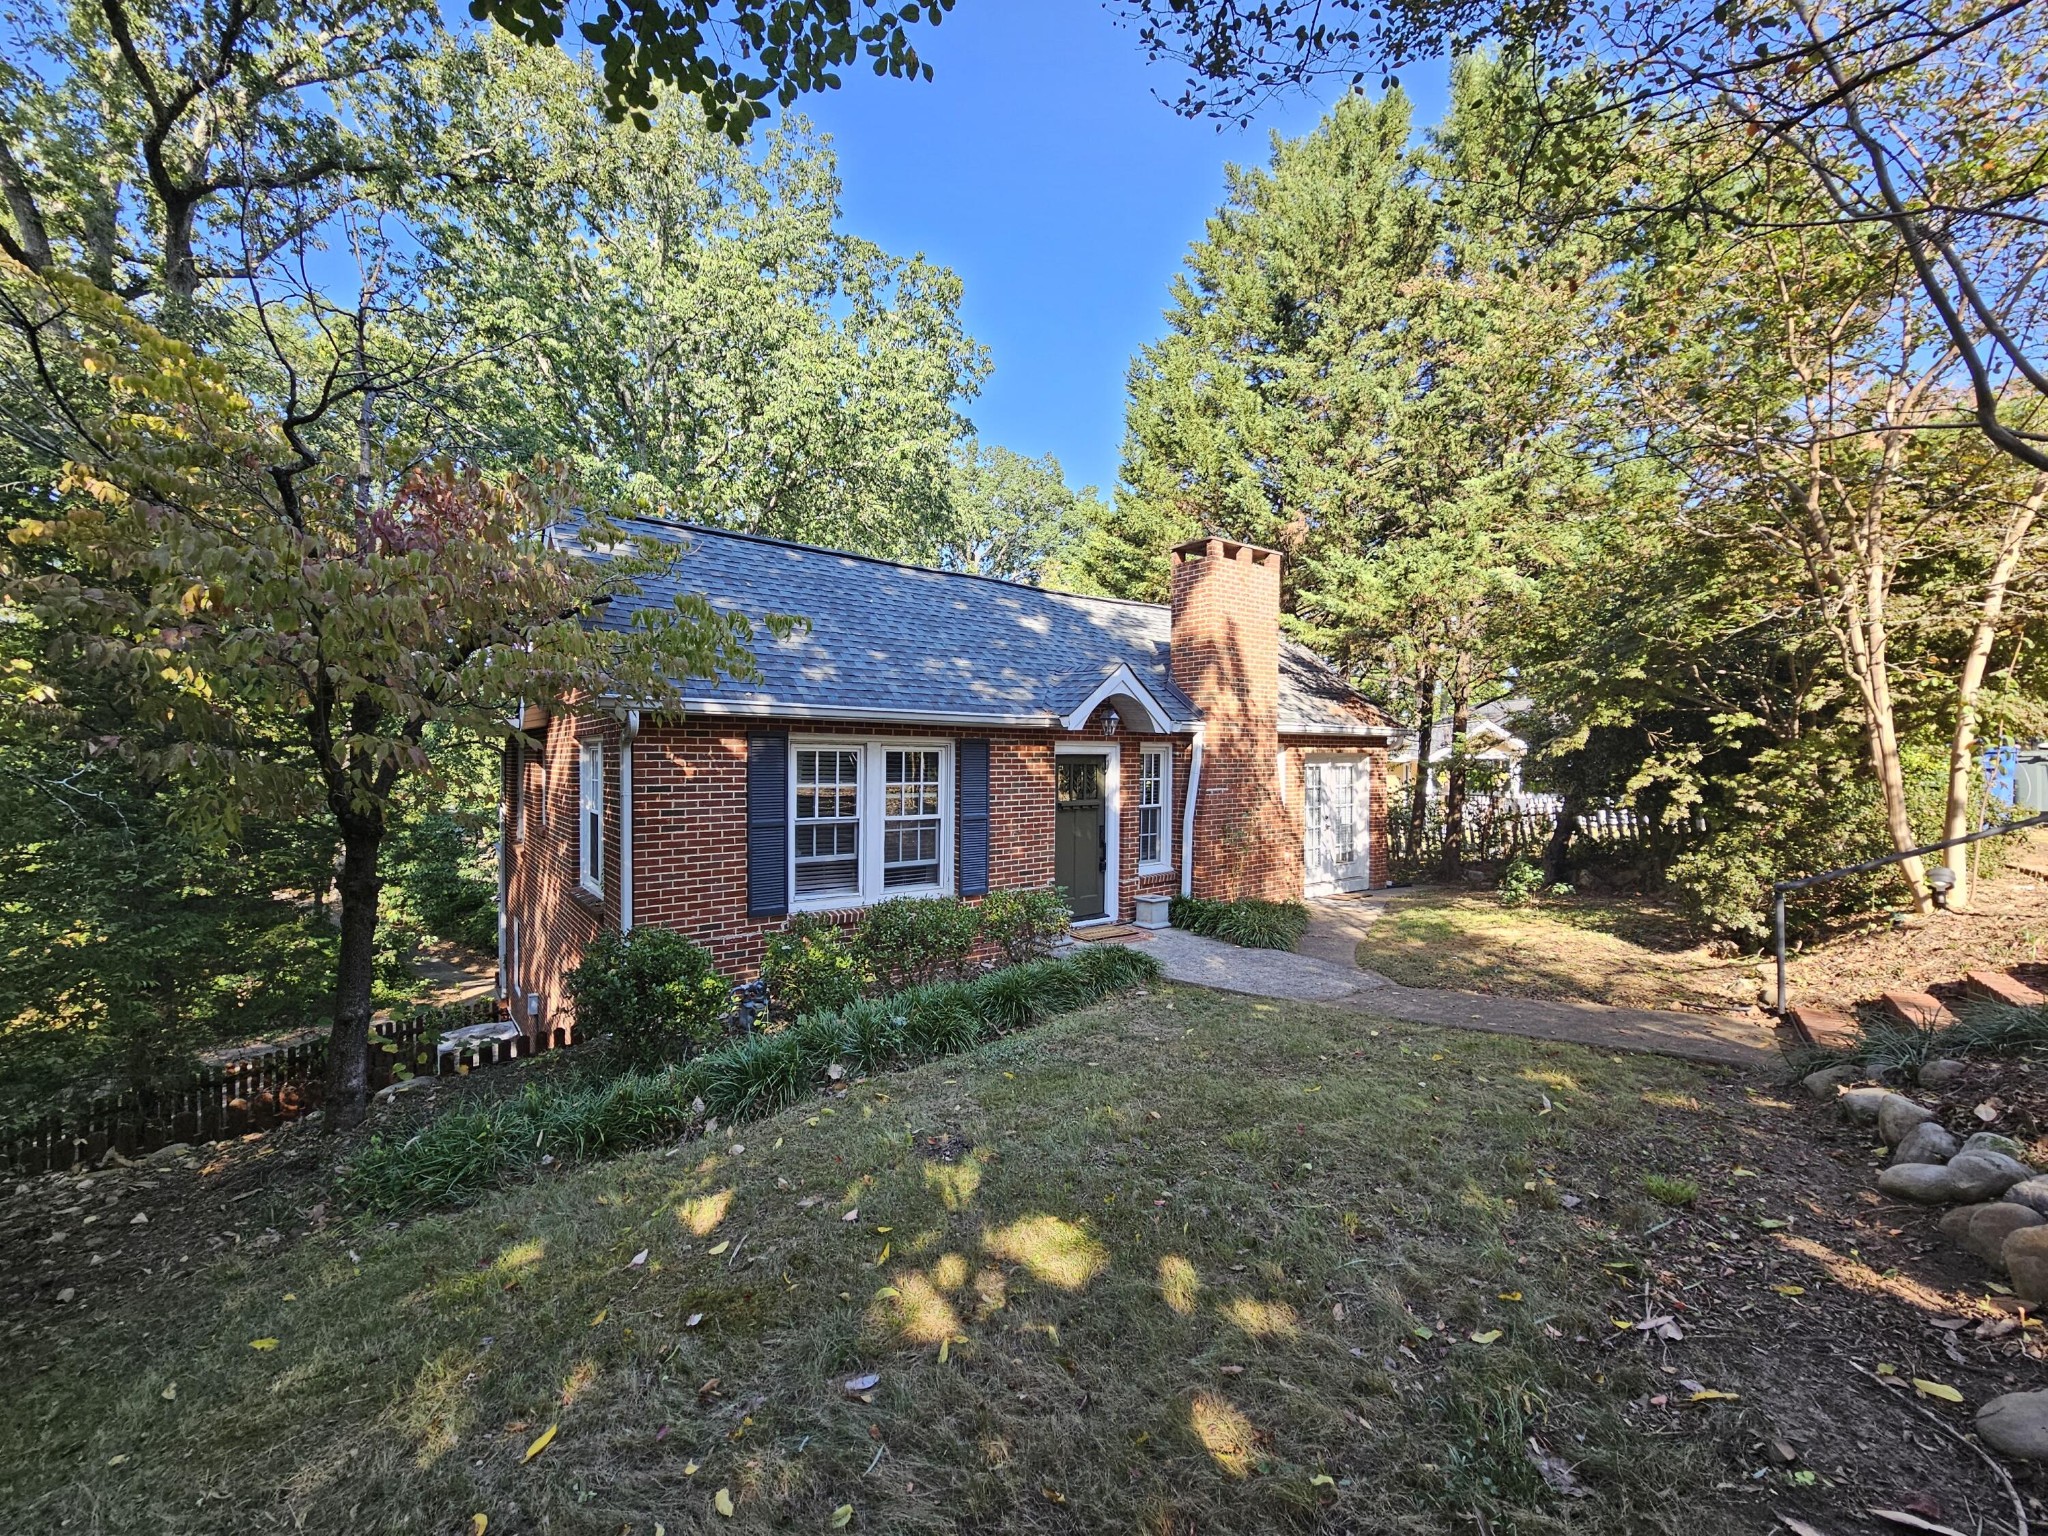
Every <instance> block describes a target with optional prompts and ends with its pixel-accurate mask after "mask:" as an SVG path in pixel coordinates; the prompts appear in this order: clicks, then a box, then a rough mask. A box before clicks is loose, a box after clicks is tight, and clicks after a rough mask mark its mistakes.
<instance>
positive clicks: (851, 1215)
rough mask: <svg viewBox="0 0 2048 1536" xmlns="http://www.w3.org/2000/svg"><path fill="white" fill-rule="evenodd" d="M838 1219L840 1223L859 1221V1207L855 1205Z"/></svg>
mask: <svg viewBox="0 0 2048 1536" xmlns="http://www.w3.org/2000/svg"><path fill="white" fill-rule="evenodd" d="M839 1219H840V1220H841V1221H859V1220H860V1207H859V1206H857V1205H856V1206H855V1207H854V1208H853V1209H852V1210H850V1211H848V1212H847V1213H846V1214H845V1215H844V1216H842V1217H840V1218H839Z"/></svg>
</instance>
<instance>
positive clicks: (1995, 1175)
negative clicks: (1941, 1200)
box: [1945, 1151, 2034, 1200]
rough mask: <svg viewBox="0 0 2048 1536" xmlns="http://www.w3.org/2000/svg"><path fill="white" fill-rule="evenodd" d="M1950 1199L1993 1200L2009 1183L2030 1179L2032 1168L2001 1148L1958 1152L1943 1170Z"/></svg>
mask: <svg viewBox="0 0 2048 1536" xmlns="http://www.w3.org/2000/svg"><path fill="white" fill-rule="evenodd" d="M1945 1171H1946V1172H1947V1174H1948V1177H1949V1187H1950V1188H1951V1189H1953V1190H1954V1191H1955V1193H1954V1194H1952V1195H1951V1196H1950V1197H1949V1198H1950V1199H1952V1200H1996V1199H1997V1198H1998V1197H1999V1196H2000V1195H2002V1194H2004V1193H2005V1192H2006V1191H2007V1190H2008V1189H2011V1188H2012V1187H2013V1185H2015V1184H2018V1183H2020V1182H2022V1181H2023V1180H2026V1179H2030V1178H2032V1177H2033V1176H2034V1170H2033V1169H2031V1168H2029V1167H2028V1166H2027V1165H2026V1164H2025V1163H2022V1162H2017V1161H2015V1160H2014V1159H2012V1158H2010V1157H2007V1156H2005V1154H2003V1153H2002V1152H1969V1151H1964V1152H1958V1153H1957V1154H1956V1155H1955V1156H1954V1157H1953V1158H1951V1159H1949V1163H1948V1167H1947V1169H1946V1170H1945Z"/></svg>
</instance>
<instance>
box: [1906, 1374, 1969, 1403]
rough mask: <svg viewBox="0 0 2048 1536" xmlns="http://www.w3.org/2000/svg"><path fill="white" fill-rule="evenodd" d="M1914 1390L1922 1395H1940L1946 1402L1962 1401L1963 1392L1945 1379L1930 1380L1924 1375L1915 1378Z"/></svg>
mask: <svg viewBox="0 0 2048 1536" xmlns="http://www.w3.org/2000/svg"><path fill="white" fill-rule="evenodd" d="M1913 1390H1914V1391H1915V1392H1918V1393H1919V1394H1920V1395H1921V1396H1922V1397H1938V1398H1940V1399H1941V1400H1942V1401H1943V1402H1944V1403H1960V1402H1961V1401H1962V1400H1963V1394H1962V1393H1960V1392H1958V1391H1957V1390H1956V1389H1955V1388H1954V1387H1952V1386H1950V1385H1949V1384H1948V1383H1947V1382H1944V1381H1929V1380H1928V1379H1927V1378H1926V1377H1924V1376H1915V1377H1914V1378H1913Z"/></svg>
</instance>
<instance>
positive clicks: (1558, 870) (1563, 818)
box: [1543, 789, 1579, 885]
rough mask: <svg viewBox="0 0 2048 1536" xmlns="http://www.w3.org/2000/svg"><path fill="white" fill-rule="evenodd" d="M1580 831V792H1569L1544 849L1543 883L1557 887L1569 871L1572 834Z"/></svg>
mask: <svg viewBox="0 0 2048 1536" xmlns="http://www.w3.org/2000/svg"><path fill="white" fill-rule="evenodd" d="M1578 829H1579V792H1578V791H1577V790H1575V789H1574V790H1567V791H1566V792H1565V797H1564V801H1563V803H1562V804H1560V805H1559V806H1558V808H1557V821H1556V823H1555V824H1554V825H1552V827H1551V829H1550V842H1549V843H1548V844H1547V845H1546V846H1545V847H1544V849H1543V883H1544V884H1545V885H1556V884H1557V883H1558V882H1559V881H1560V880H1562V879H1564V877H1565V875H1566V873H1567V872H1568V870H1569V865H1568V863H1567V861H1568V860H1569V858H1570V857H1571V851H1572V834H1573V833H1575V832H1577V831H1578Z"/></svg>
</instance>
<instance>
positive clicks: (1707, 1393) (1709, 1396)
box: [1687, 1387, 1742, 1403]
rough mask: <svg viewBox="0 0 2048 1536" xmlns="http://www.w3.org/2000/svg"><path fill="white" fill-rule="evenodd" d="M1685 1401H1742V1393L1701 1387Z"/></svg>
mask: <svg viewBox="0 0 2048 1536" xmlns="http://www.w3.org/2000/svg"><path fill="white" fill-rule="evenodd" d="M1687 1401H1689V1402H1695V1403H1739V1402H1741V1401H1742V1394H1741V1393H1740V1392H1721V1391H1717V1390H1716V1389H1714V1388H1713V1387H1703V1388H1701V1389H1700V1390H1699V1391H1697V1392H1695V1393H1693V1395H1692V1396H1691V1397H1690V1398H1689V1399H1687Z"/></svg>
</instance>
